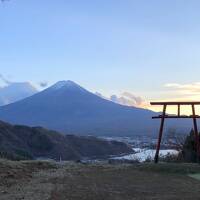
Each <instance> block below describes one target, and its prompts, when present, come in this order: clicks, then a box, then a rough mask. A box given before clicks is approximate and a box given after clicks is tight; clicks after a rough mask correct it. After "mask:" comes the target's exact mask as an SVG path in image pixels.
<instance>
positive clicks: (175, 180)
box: [0, 160, 200, 200]
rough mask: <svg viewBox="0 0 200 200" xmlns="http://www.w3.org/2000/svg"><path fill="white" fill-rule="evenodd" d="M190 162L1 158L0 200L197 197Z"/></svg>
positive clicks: (199, 189)
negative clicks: (63, 161)
mask: <svg viewBox="0 0 200 200" xmlns="http://www.w3.org/2000/svg"><path fill="white" fill-rule="evenodd" d="M188 173H200V167H199V166H198V165H193V164H158V165H155V164H142V165H132V166H131V165H115V166H114V165H107V164H98V165H80V164H73V163H66V164H62V165H58V164H54V163H47V162H7V161H5V160H4V161H1V160H0V179H1V183H0V192H1V193H0V200H8V199H9V200H16V199H25V200H44V199H48V200H66V199H70V200H94V199H95V200H103V199H104V200H161V199H162V200H198V199H199V194H200V181H198V180H195V179H193V178H190V177H189V176H188Z"/></svg>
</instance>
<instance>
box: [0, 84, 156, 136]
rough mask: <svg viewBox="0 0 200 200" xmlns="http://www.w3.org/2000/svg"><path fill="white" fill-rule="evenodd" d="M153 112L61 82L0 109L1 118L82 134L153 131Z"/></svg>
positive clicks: (125, 133)
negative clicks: (124, 104)
mask: <svg viewBox="0 0 200 200" xmlns="http://www.w3.org/2000/svg"><path fill="white" fill-rule="evenodd" d="M153 114H154V113H153V112H152V111H149V110H145V109H140V108H135V107H127V106H122V105H119V104H116V103H113V102H111V101H108V100H105V99H103V98H100V97H98V96H96V95H95V94H93V93H91V92H89V91H87V90H85V89H84V88H82V87H80V86H79V85H77V84H76V83H74V82H72V81H61V82H58V83H57V84H55V85H53V86H52V87H50V88H48V89H46V90H44V91H42V92H40V93H37V94H35V95H33V96H31V97H29V98H26V99H24V100H22V101H19V102H16V103H13V104H11V105H7V106H4V107H1V108H0V119H1V120H4V121H8V122H11V123H14V124H24V125H30V126H43V127H46V128H50V129H54V130H58V131H62V132H64V133H69V132H70V133H73V134H74V133H75V134H82V135H135V134H138V135H139V134H146V133H147V132H148V133H152V132H155V131H154V130H155V125H156V124H155V122H153V121H152V120H151V116H152V115H153Z"/></svg>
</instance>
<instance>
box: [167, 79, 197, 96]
mask: <svg viewBox="0 0 200 200" xmlns="http://www.w3.org/2000/svg"><path fill="white" fill-rule="evenodd" d="M164 86H165V88H167V89H168V90H170V91H174V92H175V93H176V94H177V95H178V94H183V95H186V96H188V95H200V82H194V83H190V84H179V83H167V84H165V85H164Z"/></svg>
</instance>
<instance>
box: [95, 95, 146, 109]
mask: <svg viewBox="0 0 200 200" xmlns="http://www.w3.org/2000/svg"><path fill="white" fill-rule="evenodd" d="M96 95H97V96H99V97H101V98H104V99H107V100H110V101H112V102H114V103H117V104H120V105H125V106H134V107H140V108H147V107H148V106H147V102H146V101H145V100H144V99H143V98H142V97H140V96H136V95H134V94H132V93H130V92H123V93H122V94H120V95H111V96H110V97H108V98H107V97H105V96H103V95H102V94H101V93H98V92H96Z"/></svg>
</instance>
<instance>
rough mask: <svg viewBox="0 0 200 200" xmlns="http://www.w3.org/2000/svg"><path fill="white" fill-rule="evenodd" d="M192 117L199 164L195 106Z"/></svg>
mask: <svg viewBox="0 0 200 200" xmlns="http://www.w3.org/2000/svg"><path fill="white" fill-rule="evenodd" d="M192 117H193V125H194V134H195V140H196V151H197V162H199V161H200V160H199V159H200V148H199V147H200V146H199V133H198V128H197V120H196V113H195V106H194V104H192Z"/></svg>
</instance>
